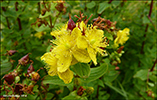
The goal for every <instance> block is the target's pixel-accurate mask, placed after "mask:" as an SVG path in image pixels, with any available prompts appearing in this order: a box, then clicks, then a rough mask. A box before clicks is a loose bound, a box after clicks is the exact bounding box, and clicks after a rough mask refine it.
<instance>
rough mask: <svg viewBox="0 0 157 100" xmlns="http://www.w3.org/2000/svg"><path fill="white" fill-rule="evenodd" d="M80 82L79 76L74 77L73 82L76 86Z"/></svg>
mask: <svg viewBox="0 0 157 100" xmlns="http://www.w3.org/2000/svg"><path fill="white" fill-rule="evenodd" d="M80 83H81V81H80V78H74V84H75V85H76V86H79V85H80Z"/></svg>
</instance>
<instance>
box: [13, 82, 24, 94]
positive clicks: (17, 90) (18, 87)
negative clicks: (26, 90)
mask: <svg viewBox="0 0 157 100" xmlns="http://www.w3.org/2000/svg"><path fill="white" fill-rule="evenodd" d="M23 87H24V86H23V85H22V84H16V85H15V89H14V92H15V93H16V94H23V90H22V89H23Z"/></svg>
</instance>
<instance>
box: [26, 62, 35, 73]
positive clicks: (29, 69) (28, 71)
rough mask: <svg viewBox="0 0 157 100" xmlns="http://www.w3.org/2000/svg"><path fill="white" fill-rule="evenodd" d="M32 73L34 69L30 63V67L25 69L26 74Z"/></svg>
mask: <svg viewBox="0 0 157 100" xmlns="http://www.w3.org/2000/svg"><path fill="white" fill-rule="evenodd" d="M33 71H34V67H33V65H32V63H31V65H30V66H29V67H28V69H27V74H29V73H32V72H33Z"/></svg>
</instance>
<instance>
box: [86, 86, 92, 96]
mask: <svg viewBox="0 0 157 100" xmlns="http://www.w3.org/2000/svg"><path fill="white" fill-rule="evenodd" d="M93 92H94V88H93V87H88V88H87V89H86V93H87V94H89V95H91V94H92V93H93Z"/></svg>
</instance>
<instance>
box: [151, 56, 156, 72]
mask: <svg viewBox="0 0 157 100" xmlns="http://www.w3.org/2000/svg"><path fill="white" fill-rule="evenodd" d="M156 63H157V59H156V61H155V62H154V64H153V67H152V68H151V70H150V72H152V71H153V70H154V68H155V64H156Z"/></svg>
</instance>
